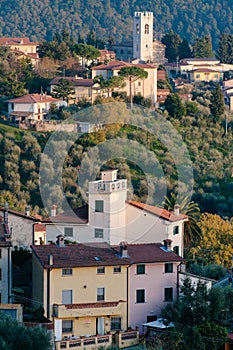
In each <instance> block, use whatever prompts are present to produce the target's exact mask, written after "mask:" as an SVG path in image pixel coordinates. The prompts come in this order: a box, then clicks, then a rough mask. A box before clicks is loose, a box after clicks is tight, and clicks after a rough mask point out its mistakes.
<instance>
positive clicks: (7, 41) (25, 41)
mask: <svg viewBox="0 0 233 350" xmlns="http://www.w3.org/2000/svg"><path fill="white" fill-rule="evenodd" d="M38 44H39V43H38V42H31V41H30V39H29V38H27V37H26V38H6V37H5V38H0V45H38Z"/></svg>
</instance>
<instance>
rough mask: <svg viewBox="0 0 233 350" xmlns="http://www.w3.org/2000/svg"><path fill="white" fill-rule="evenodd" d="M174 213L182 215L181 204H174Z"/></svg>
mask: <svg viewBox="0 0 233 350" xmlns="http://www.w3.org/2000/svg"><path fill="white" fill-rule="evenodd" d="M174 214H175V215H176V216H179V215H180V206H179V204H175V205H174Z"/></svg>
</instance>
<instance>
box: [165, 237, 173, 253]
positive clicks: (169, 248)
mask: <svg viewBox="0 0 233 350" xmlns="http://www.w3.org/2000/svg"><path fill="white" fill-rule="evenodd" d="M163 244H164V248H165V249H166V250H171V246H172V240H171V239H164V240H163Z"/></svg>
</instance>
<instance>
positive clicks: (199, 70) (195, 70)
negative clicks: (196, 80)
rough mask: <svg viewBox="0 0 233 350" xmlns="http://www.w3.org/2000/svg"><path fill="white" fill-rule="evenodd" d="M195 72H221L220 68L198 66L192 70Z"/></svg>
mask: <svg viewBox="0 0 233 350" xmlns="http://www.w3.org/2000/svg"><path fill="white" fill-rule="evenodd" d="M192 72H194V73H220V72H219V71H218V70H214V69H210V68H197V69H194V70H192Z"/></svg>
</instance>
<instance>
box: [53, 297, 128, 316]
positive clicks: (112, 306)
mask: <svg viewBox="0 0 233 350" xmlns="http://www.w3.org/2000/svg"><path fill="white" fill-rule="evenodd" d="M124 308H125V301H123V300H119V301H111V302H96V303H83V304H67V305H58V304H54V305H53V316H54V317H56V318H69V317H83V311H84V310H85V316H94V317H102V316H111V315H121V314H122V313H124Z"/></svg>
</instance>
